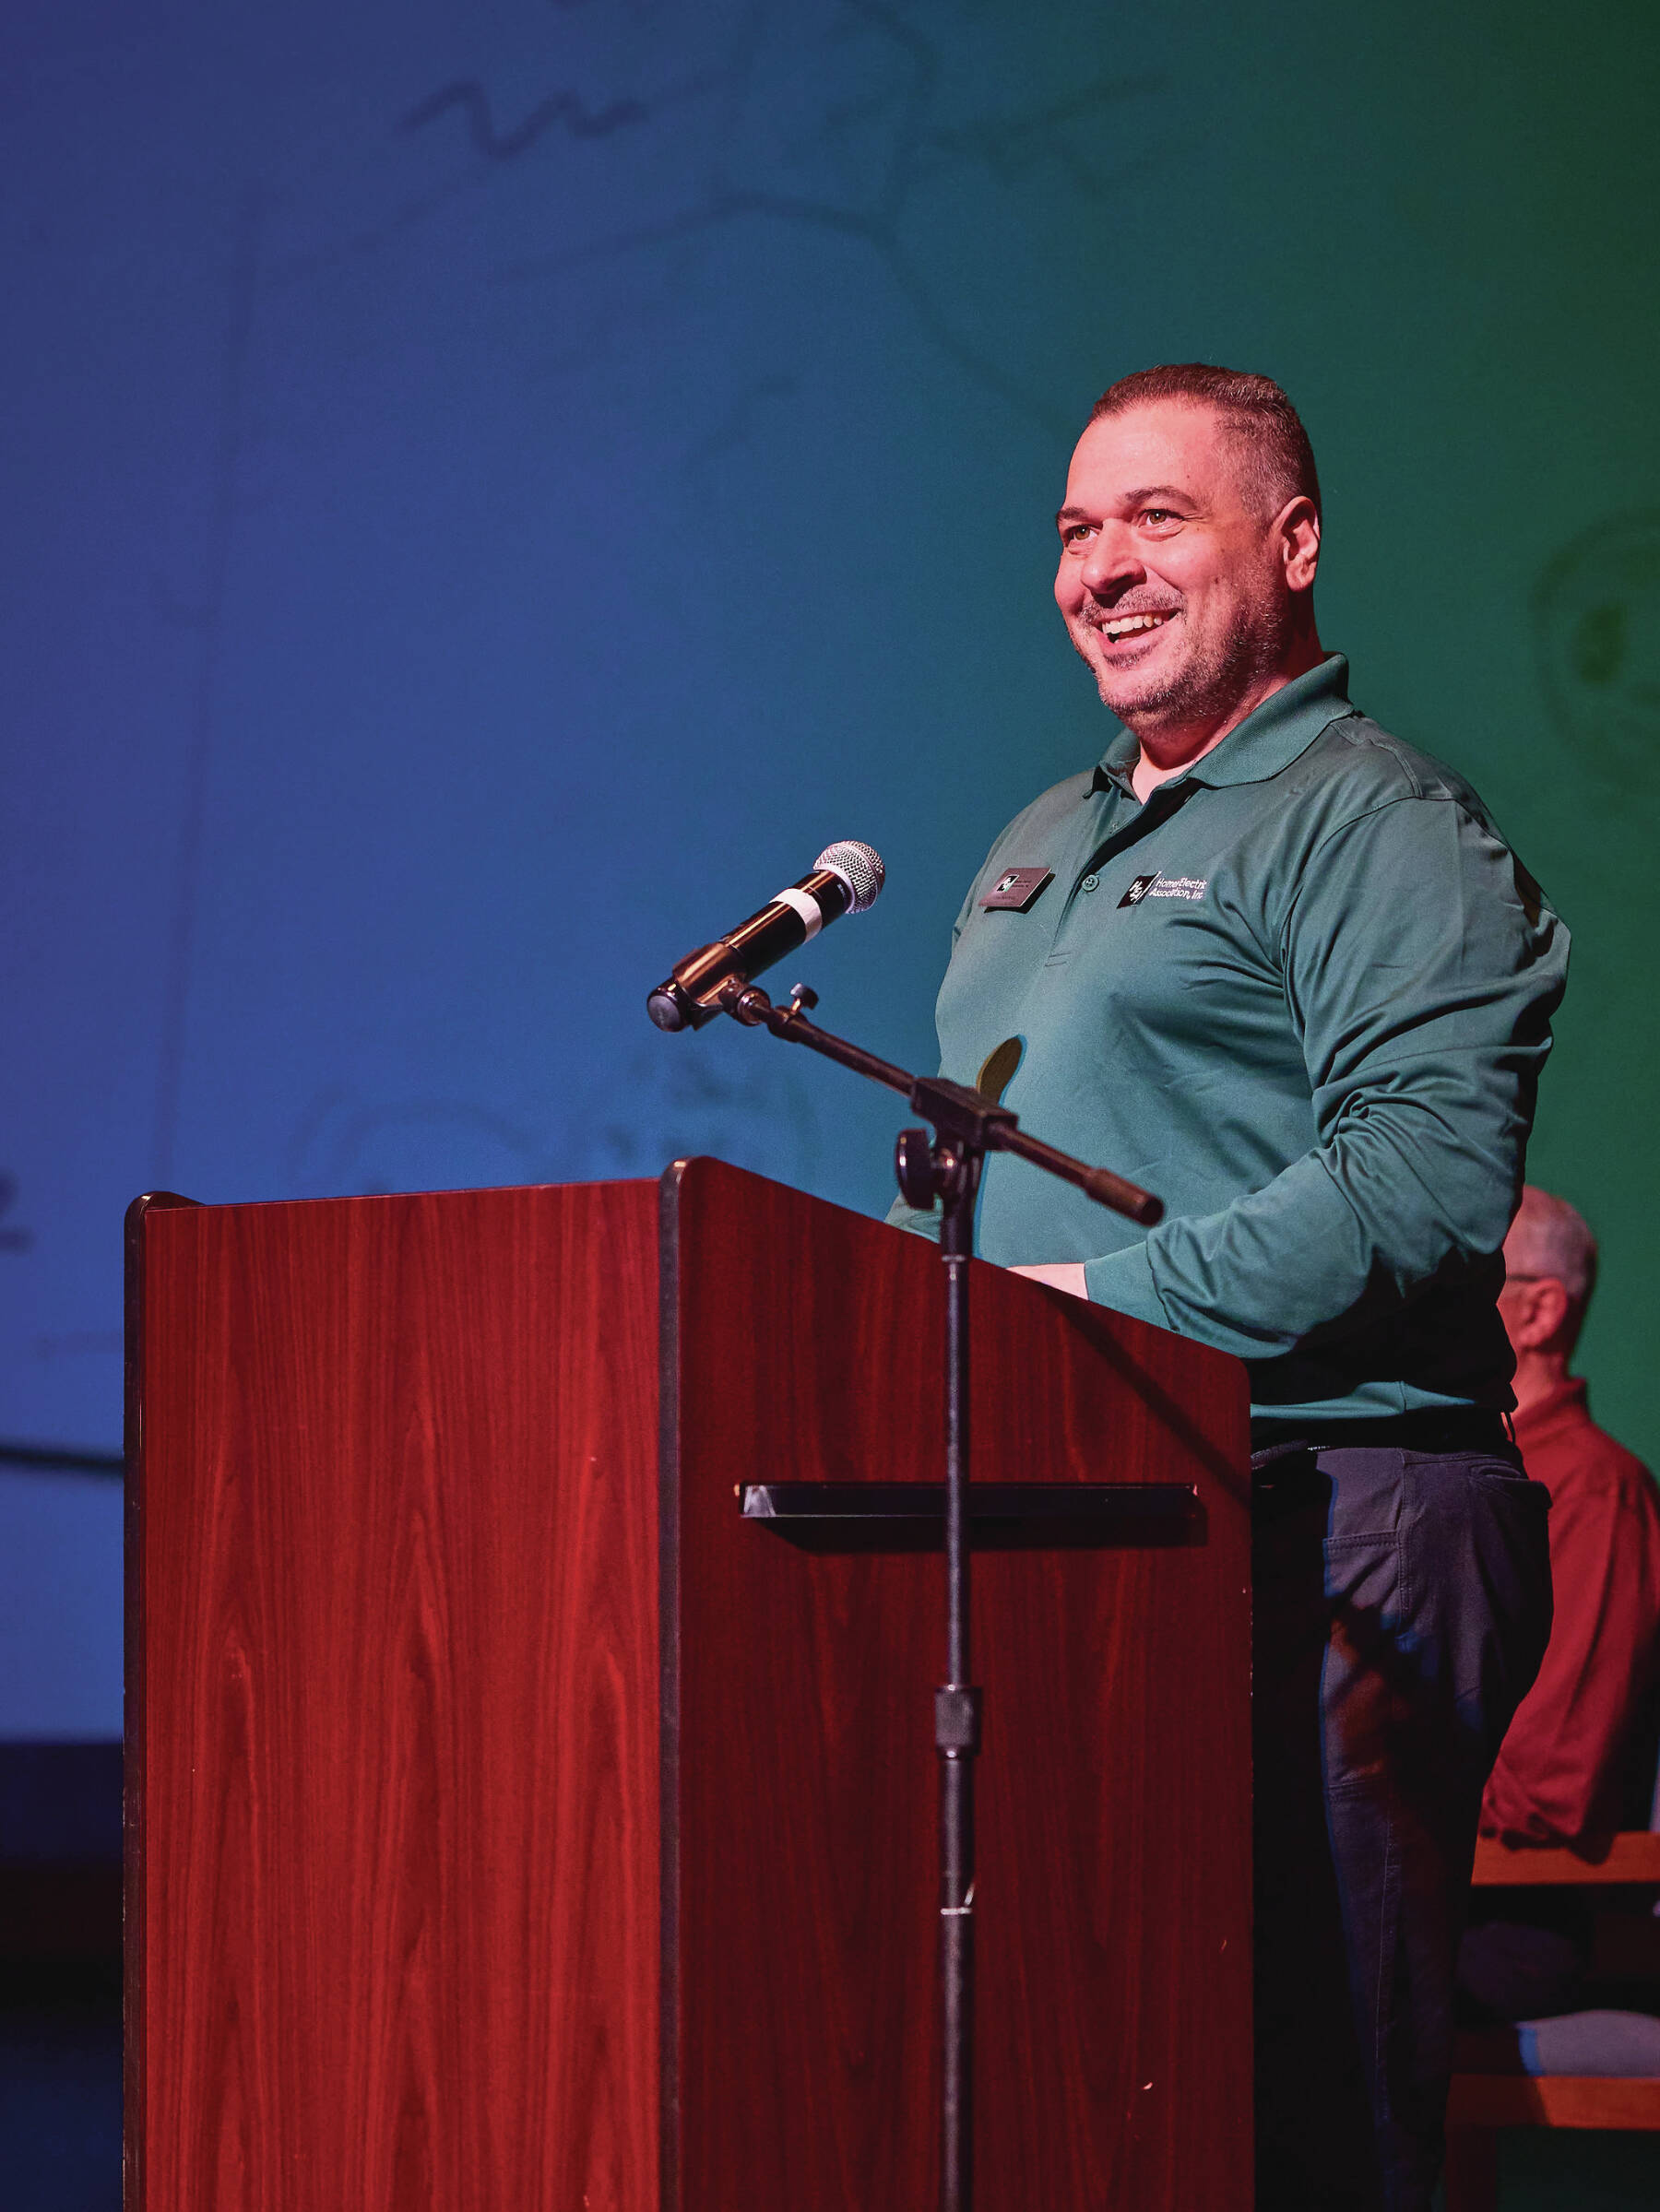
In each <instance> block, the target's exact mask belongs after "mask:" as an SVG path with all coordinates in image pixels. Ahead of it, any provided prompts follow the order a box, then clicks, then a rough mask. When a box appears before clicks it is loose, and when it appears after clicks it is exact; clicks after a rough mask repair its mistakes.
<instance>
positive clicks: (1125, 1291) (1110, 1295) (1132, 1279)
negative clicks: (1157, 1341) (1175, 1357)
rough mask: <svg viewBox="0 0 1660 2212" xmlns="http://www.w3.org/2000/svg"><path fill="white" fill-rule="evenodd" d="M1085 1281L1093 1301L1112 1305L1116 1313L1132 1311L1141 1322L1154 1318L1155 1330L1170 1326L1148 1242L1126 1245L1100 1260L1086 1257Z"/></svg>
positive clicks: (1095, 1303)
mask: <svg viewBox="0 0 1660 2212" xmlns="http://www.w3.org/2000/svg"><path fill="white" fill-rule="evenodd" d="M1084 1280H1085V1283H1086V1284H1087V1285H1088V1288H1089V1296H1090V1302H1091V1304H1093V1305H1096V1306H1110V1307H1112V1309H1113V1311H1114V1312H1115V1313H1127V1314H1132V1315H1133V1317H1134V1318H1135V1319H1136V1320H1138V1321H1151V1322H1152V1324H1153V1326H1154V1328H1155V1329H1168V1328H1169V1327H1170V1325H1171V1323H1170V1317H1169V1315H1168V1313H1167V1312H1166V1311H1165V1309H1164V1305H1163V1302H1162V1300H1161V1299H1160V1297H1159V1295H1158V1290H1157V1286H1156V1283H1154V1281H1153V1263H1152V1260H1150V1259H1149V1258H1148V1256H1147V1248H1146V1245H1145V1244H1144V1243H1142V1244H1132V1245H1126V1246H1125V1248H1124V1249H1123V1250H1122V1251H1121V1252H1108V1253H1105V1254H1103V1256H1102V1257H1101V1258H1100V1259H1098V1260H1085V1262H1084Z"/></svg>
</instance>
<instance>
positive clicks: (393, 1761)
mask: <svg viewBox="0 0 1660 2212" xmlns="http://www.w3.org/2000/svg"><path fill="white" fill-rule="evenodd" d="M942 1273H943V1270H942V1269H941V1268H940V1265H939V1262H938V1260H937V1258H936V1256H935V1254H934V1253H933V1251H932V1249H931V1248H930V1247H929V1246H928V1245H926V1244H925V1243H923V1242H922V1241H921V1240H920V1239H918V1238H914V1237H909V1236H900V1235H897V1234H895V1232H894V1231H892V1230H890V1229H888V1228H886V1227H884V1226H883V1225H881V1224H876V1223H873V1222H871V1221H867V1220H864V1219H862V1218H860V1217H859V1216H857V1215H855V1214H852V1213H848V1212H843V1211H841V1210H840V1209H839V1208H836V1207H832V1206H827V1205H824V1204H822V1203H820V1202H819V1201H815V1200H812V1199H809V1198H806V1197H803V1196H802V1195H801V1194H800V1193H799V1192H796V1191H791V1190H788V1189H783V1188H781V1187H779V1186H778V1185H777V1184H773V1183H768V1182H765V1181H762V1180H761V1179H760V1178H758V1177H754V1176H751V1175H746V1174H743V1173H741V1172H740V1171H739V1170H737V1169H734V1168H730V1167H726V1166H723V1165H719V1164H718V1163H716V1162H714V1161H709V1160H695V1161H692V1162H690V1163H682V1164H680V1165H677V1166H676V1167H675V1168H673V1169H671V1170H670V1172H669V1174H668V1175H667V1176H665V1177H664V1178H663V1181H662V1183H661V1185H660V1186H659V1185H658V1184H656V1183H650V1182H630V1183H608V1184H592V1185H574V1186H569V1187H563V1188H551V1189H519V1190H476V1191H457V1192H441V1193H436V1194H432V1195H427V1196H421V1197H390V1198H360V1199H343V1200H338V1201H312V1202H307V1203H304V1204H284V1205H247V1206H212V1207H208V1206H194V1205H191V1204H190V1203H188V1202H187V1201H183V1200H176V1199H172V1198H152V1199H147V1200H140V1201H137V1203H136V1205H135V1206H134V1208H133V1210H132V1212H131V1214H130V1216H129V1331H130V1339H131V1350H130V1357H129V1378H130V1384H129V1395H130V1405H129V1431H130V1434H129V1449H130V1506H129V1542H128V1578H129V1579H128V1629H127V1637H128V1677H127V1700H128V1702H127V1720H128V1736H127V1760H128V1766H127V1772H128V1808H127V1819H128V1838H129V1846H130V1857H129V1868H128V1875H127V1922H126V1929H127V1966H128V1982H127V1988H128V1998H127V2003H128V2010H129V2044H128V2049H129V2058H128V2077H127V2104H126V2127H127V2175H128V2181H127V2188H128V2194H127V2198H126V2203H127V2207H128V2212H928V2207H930V2206H931V2205H932V2203H933V2201H934V2195H935V2190H936V2180H935V2174H936V2164H937V2159H936V2144H935V2127H936V2112H935V2107H936V2095H937V2088H936V2074H935V2068H936V2063H937V2062H936V2043H937V2023H936V2011H935V2006H936V1996H935V1934H936V1927H937V1921H936V1914H935V1902H936V1894H935V1883H936V1845H935V1818H936V1813H935V1807H936V1780H935V1760H934V1757H933V1753H932V1748H931V1745H932V1697H931V1690H932V1685H933V1684H934V1683H935V1682H936V1681H937V1680H939V1679H941V1676H942V1667H943V1566H942V1562H941V1558H940V1555H939V1553H938V1549H937V1538H938V1530H937V1524H934V1523H931V1521H930V1520H929V1519H928V1514H929V1511H930V1510H931V1500H932V1497H933V1494H932V1493H931V1491H928V1490H925V1489H919V1488H909V1487H904V1486H907V1485H933V1484H936V1483H938V1482H939V1480H940V1475H941V1434H942V1425H943V1386H942V1379H941V1376H942V1366H943V1320H942V1315H943V1286H942V1283H941V1281H940V1277H941V1275H942ZM973 1298H974V1310H973V1331H974V1343H975V1350H976V1370H975V1404H974V1416H973V1417H974V1448H975V1466H974V1479H975V1481H976V1482H977V1483H983V1484H985V1485H990V1488H988V1490H987V1491H986V1492H985V1493H984V1497H985V1500H986V1502H987V1505H988V1508H990V1509H989V1511H988V1514H987V1516H986V1518H985V1519H984V1520H977V1542H978V1544H980V1546H981V1548H980V1549H979V1550H978V1553H977V1557H976V1567H975V1587H974V1603H975V1650H976V1674H977V1678H978V1680H980V1681H981V1682H983V1683H984V1684H985V1686H986V1733H985V1753H984V1757H982V1759H981V1761H980V1767H979V1773H980V1780H979V1798H980V1837H979V1868H980V1872H979V1884H978V1899H977V1905H978V1913H977V1922H978V1946H979V1979H978V1992H977V2008H978V2009H977V2022H978V2026H977V2036H978V2084H979V2088H978V2139H977V2162H978V2203H979V2206H981V2208H982V2212H1102V2208H1107V2207H1110V2208H1112V2212H1246V2207H1248V2206H1249V2205H1250V2201H1251V2062H1250V2020H1251V1863H1250V1788H1251V1781H1250V1706H1249V1694H1250V1679H1249V1668H1250V1659H1249V1638H1250V1603H1251V1601H1250V1592H1249V1530H1248V1514H1247V1481H1246V1453H1247V1441H1246V1437H1247V1429H1246V1393H1245V1383H1244V1371H1243V1369H1242V1368H1241V1367H1239V1366H1238V1365H1237V1364H1236V1363H1235V1362H1233V1361H1231V1360H1228V1359H1226V1358H1224V1357H1222V1356H1221V1355H1219V1354H1212V1353H1208V1352H1206V1351H1203V1350H1202V1349H1200V1348H1197V1347H1195V1346H1193V1345H1192V1344H1188V1343H1183V1342H1181V1341H1180V1340H1179V1339H1177V1338H1176V1337H1174V1336H1170V1335H1167V1334H1165V1333H1164V1332H1162V1331H1156V1330H1152V1329H1148V1328H1144V1327H1143V1326H1141V1325H1140V1324H1138V1323H1135V1322H1132V1321H1129V1320H1125V1319H1121V1318H1120V1317H1117V1316H1114V1315H1111V1314H1108V1313H1105V1312H1103V1311H1100V1310H1098V1309H1096V1308H1092V1307H1085V1305H1084V1304H1082V1303H1081V1302H1079V1301H1077V1300H1073V1299H1070V1298H1066V1297H1064V1296H1061V1295H1059V1294H1057V1293H1053V1292H1049V1291H1046V1290H1041V1289H1039V1288H1037V1286H1036V1285H1034V1284H1032V1283H1026V1282H1023V1281H1021V1280H1020V1279H1019V1278H1017V1277H1014V1276H1012V1275H1009V1274H1007V1273H1005V1272H1002V1271H1000V1270H997V1269H994V1268H990V1267H980V1268H977V1270H976V1271H975V1281H974V1289H973ZM803 1485H820V1486H821V1487H818V1488H811V1489H810V1488H804V1487H802V1486H803ZM1057 1485H1074V1486H1082V1487H1080V1488H1079V1490H1078V1496H1079V1497H1080V1498H1081V1499H1085V1508H1081V1509H1080V1510H1079V1511H1078V1512H1076V1513H1073V1511H1072V1510H1071V1503H1070V1500H1068V1499H1065V1498H1062V1499H1061V1501H1060V1503H1061V1506H1064V1507H1065V1508H1067V1509H1066V1510H1065V1511H1060V1510H1058V1508H1057V1502H1056V1486H1057ZM1098 1485H1135V1486H1136V1488H1135V1489H1134V1490H1132V1491H1131V1492H1130V1494H1129V1495H1128V1496H1125V1495H1123V1494H1121V1493H1119V1494H1116V1495H1107V1494H1104V1493H1101V1492H1100V1491H1099V1490H1098V1489H1097V1488H1095V1487H1094V1486H1098ZM824 1486H827V1487H824ZM861 1486H862V1487H861ZM1017 1486H1027V1487H1029V1490H1030V1495H1029V1496H1028V1497H1026V1498H1024V1499H1023V1498H1022V1497H1021V1496H1017V1495H1014V1490H1015V1489H1016V1487H1017ZM1086 1491H1087V1492H1088V1495H1087V1496H1086ZM865 1504H868V1505H869V1507H870V1508H871V1509H870V1510H860V1509H859V1508H860V1507H861V1505H865ZM746 1508H747V1510H746Z"/></svg>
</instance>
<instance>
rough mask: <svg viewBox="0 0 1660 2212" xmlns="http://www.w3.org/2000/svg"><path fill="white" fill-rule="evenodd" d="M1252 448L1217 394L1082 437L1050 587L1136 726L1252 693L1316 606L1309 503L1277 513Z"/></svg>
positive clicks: (1117, 704)
mask: <svg viewBox="0 0 1660 2212" xmlns="http://www.w3.org/2000/svg"><path fill="white" fill-rule="evenodd" d="M1271 503H1272V494H1270V495H1268V496H1267V497H1266V498H1264V497H1262V496H1259V495H1258V493H1257V492H1256V491H1255V489H1254V487H1253V484H1252V480H1251V454H1250V451H1249V448H1248V447H1247V446H1246V444H1244V442H1243V440H1242V439H1241V438H1240V437H1239V433H1238V432H1234V431H1231V430H1229V429H1228V428H1227V426H1226V425H1225V423H1224V421H1223V420H1222V418H1221V417H1220V416H1219V415H1218V414H1216V412H1215V410H1214V409H1213V408H1209V407H1207V406H1204V405H1203V404H1195V403H1193V402H1192V401H1187V400H1176V399H1156V400H1148V401H1145V402H1144V403H1143V404H1141V405H1140V406H1135V407H1131V408H1126V409H1125V410H1124V411H1123V412H1122V413H1121V414H1116V415H1104V416H1102V417H1101V419H1100V420H1098V421H1096V422H1092V423H1091V424H1090V426H1089V428H1088V429H1087V430H1086V431H1085V432H1084V435H1083V436H1082V437H1081V438H1080V439H1079V441H1078V444H1077V450H1076V451H1075V452H1074V454H1073V459H1072V467H1071V469H1070V470H1069V472H1068V474H1067V479H1066V503H1065V504H1064V505H1063V506H1062V508H1061V512H1060V515H1058V516H1057V518H1056V519H1057V522H1058V524H1059V526H1060V531H1061V564H1060V567H1059V569H1058V571H1057V573H1056V576H1055V601H1056V604H1057V605H1058V606H1059V608H1060V609H1061V614H1062V615H1063V617H1064V618H1065V621H1066V627H1067V630H1068V632H1069V633H1070V635H1071V637H1072V641H1073V645H1074V646H1075V647H1076V648H1077V650H1078V652H1079V654H1080V655H1081V656H1082V657H1083V658H1084V659H1085V661H1086V662H1087V663H1088V665H1089V668H1090V670H1091V673H1092V674H1093V675H1094V677H1095V680H1096V683H1097V687H1098V689H1099V691H1100V694H1101V697H1102V700H1103V701H1104V702H1105V704H1107V705H1108V706H1109V707H1110V708H1111V710H1112V712H1113V713H1114V714H1115V715H1117V716H1119V718H1120V721H1122V722H1124V723H1127V724H1128V725H1129V727H1131V728H1132V729H1133V730H1135V731H1136V733H1137V735H1138V736H1141V735H1145V734H1148V733H1150V732H1154V731H1158V730H1163V729H1173V728H1185V727H1191V726H1193V725H1197V724H1203V723H1206V722H1209V721H1213V720H1220V721H1226V720H1227V718H1228V717H1229V716H1231V715H1232V714H1233V713H1234V712H1235V710H1236V709H1238V708H1240V707H1241V706H1245V707H1248V706H1249V704H1251V702H1252V699H1253V694H1254V693H1255V692H1256V691H1257V690H1258V689H1259V688H1260V686H1261V685H1262V683H1263V681H1264V680H1267V679H1268V678H1270V677H1272V676H1273V675H1274V673H1275V670H1276V669H1279V668H1281V667H1282V666H1283V664H1284V663H1285V661H1286V657H1287V654H1288V651H1289V649H1290V645H1291V641H1292V638H1293V636H1294V634H1295V633H1296V632H1297V630H1298V624H1299V622H1306V621H1307V620H1308V605H1307V599H1308V586H1310V585H1311V584H1312V581H1313V562H1314V558H1315V557H1316V555H1317V552H1318V546H1319V526H1318V523H1317V521H1315V520H1314V519H1313V509H1312V506H1311V504H1310V503H1309V502H1308V501H1306V500H1303V501H1297V502H1292V503H1290V507H1291V509H1292V510H1293V512H1292V513H1291V514H1290V515H1287V511H1286V508H1285V507H1277V508H1275V511H1274V512H1269V511H1268V510H1269V506H1270V504H1271ZM1304 511H1306V515H1305V513H1304ZM1299 518H1301V524H1302V536H1303V539H1304V541H1305V542H1304V543H1303V545H1302V548H1301V552H1300V555H1299V552H1298V524H1299ZM1310 531H1311V533H1312V536H1311V539H1310V536H1309V533H1310ZM1305 572H1306V574H1305Z"/></svg>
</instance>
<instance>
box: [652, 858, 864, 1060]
mask: <svg viewBox="0 0 1660 2212" xmlns="http://www.w3.org/2000/svg"><path fill="white" fill-rule="evenodd" d="M886 874H887V870H886V869H884V868H883V865H882V855H881V854H880V853H878V852H876V851H874V850H873V849H872V848H871V846H868V845H860V844H859V843H858V842H857V841H856V840H855V839H853V838H847V839H844V840H843V842H842V843H841V844H839V845H827V846H825V847H824V851H823V852H822V853H821V854H820V855H819V857H818V858H817V859H816V860H815V861H814V862H813V863H812V870H811V872H810V873H808V874H807V875H804V876H803V877H802V878H801V880H800V882H799V883H792V884H791V885H790V886H789V888H788V891H781V892H779V893H778V895H777V898H776V899H769V900H768V901H767V903H766V905H765V906H763V907H762V909H761V911H760V912H759V913H758V914H752V915H751V916H750V917H749V919H748V921H746V922H740V923H739V925H738V927H737V929H732V930H729V932H728V934H727V935H726V936H725V937H717V939H716V940H715V942H714V943H713V944H712V945H704V946H701V947H700V948H699V950H698V951H697V952H688V953H687V955H686V957H685V958H684V960H682V961H681V962H679V963H678V964H677V965H676V967H675V969H674V971H673V973H672V974H671V975H670V977H669V979H668V981H667V982H666V983H659V984H658V987H657V988H656V990H654V991H653V992H652V994H651V996H650V998H649V999H647V1000H646V1012H647V1013H648V1014H649V1015H650V1016H651V1018H652V1020H653V1021H654V1022H655V1023H657V1025H658V1028H659V1029H701V1028H702V1027H703V1025H704V1023H705V1022H712V1021H713V1020H714V1019H715V1016H716V1015H717V1013H718V1012H719V1011H720V1004H719V993H720V989H721V986H722V985H723V984H726V983H729V982H730V981H731V980H732V979H733V978H734V977H736V978H737V980H738V981H739V982H741V983H748V982H749V981H750V980H751V979H752V977H753V976H758V975H760V973H761V971H762V970H763V968H769V967H771V966H772V964H773V963H774V961H775V960H782V959H783V957H784V955H785V954H786V953H787V952H794V951H795V949H796V947H797V946H798V945H804V944H805V943H806V942H807V941H808V940H809V939H810V938H813V937H816V936H817V935H818V933H819V931H820V930H821V929H824V928H826V927H827V925H828V924H829V923H831V922H833V921H836V919H838V917H840V916H842V915H844V914H862V913H863V912H864V911H865V909H866V907H867V906H873V905H875V904H876V898H877V894H878V893H879V892H880V891H881V889H882V886H883V881H884V880H885V878H886Z"/></svg>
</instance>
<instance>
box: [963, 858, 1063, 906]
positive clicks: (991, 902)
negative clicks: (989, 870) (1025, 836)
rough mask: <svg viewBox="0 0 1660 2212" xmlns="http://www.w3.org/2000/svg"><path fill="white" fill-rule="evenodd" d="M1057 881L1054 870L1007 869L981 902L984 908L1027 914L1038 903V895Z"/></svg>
mask: <svg viewBox="0 0 1660 2212" xmlns="http://www.w3.org/2000/svg"><path fill="white" fill-rule="evenodd" d="M1054 880H1055V871H1054V869H1052V868H1009V869H1004V870H1003V872H1002V875H1001V876H999V877H998V879H997V881H996V882H995V883H994V884H993V885H992V886H991V889H990V891H989V892H988V893H986V895H985V897H984V898H983V899H982V900H981V901H980V905H982V906H992V907H1002V908H1005V909H1007V910H1008V911H1009V912H1011V913H1014V914H1025V913H1026V910H1027V908H1028V907H1029V906H1031V905H1033V904H1034V902H1035V901H1036V899H1037V894H1038V893H1039V892H1040V891H1041V890H1042V889H1043V888H1044V886H1045V885H1046V884H1048V883H1052V882H1053V881H1054Z"/></svg>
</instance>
